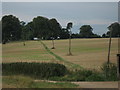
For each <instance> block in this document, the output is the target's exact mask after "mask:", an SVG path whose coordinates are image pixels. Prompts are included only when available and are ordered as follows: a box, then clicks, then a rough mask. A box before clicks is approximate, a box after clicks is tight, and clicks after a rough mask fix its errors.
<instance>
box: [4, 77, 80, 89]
mask: <svg viewBox="0 0 120 90" xmlns="http://www.w3.org/2000/svg"><path fill="white" fill-rule="evenodd" d="M2 87H3V88H76V87H78V85H76V84H72V83H69V82H56V83H54V82H47V81H42V80H41V81H39V82H36V81H35V80H34V79H33V78H31V77H28V76H22V75H13V76H3V80H2Z"/></svg>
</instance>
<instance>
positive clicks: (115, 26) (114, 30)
mask: <svg viewBox="0 0 120 90" xmlns="http://www.w3.org/2000/svg"><path fill="white" fill-rule="evenodd" d="M108 29H109V31H108V32H107V35H108V36H110V32H111V37H118V36H120V24H119V23H118V22H115V23H112V24H111V25H110V26H108Z"/></svg>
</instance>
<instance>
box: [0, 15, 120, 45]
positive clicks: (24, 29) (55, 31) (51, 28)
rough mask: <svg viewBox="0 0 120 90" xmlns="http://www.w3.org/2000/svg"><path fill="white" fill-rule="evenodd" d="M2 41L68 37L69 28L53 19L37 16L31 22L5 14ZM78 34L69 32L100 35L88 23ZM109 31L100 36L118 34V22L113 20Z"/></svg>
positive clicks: (76, 35)
mask: <svg viewBox="0 0 120 90" xmlns="http://www.w3.org/2000/svg"><path fill="white" fill-rule="evenodd" d="M1 22H2V43H3V44H5V43H7V42H9V41H18V40H32V39H33V38H34V37H37V38H40V39H43V40H50V39H59V38H60V39H68V38H69V36H70V33H71V32H70V31H69V28H68V27H67V26H66V28H63V27H62V26H61V25H60V23H59V22H58V21H57V20H56V19H55V18H52V19H48V18H46V17H42V16H37V17H35V18H33V20H32V21H31V22H28V23H26V22H24V21H20V20H19V18H17V17H16V16H13V15H5V16H3V17H2V19H1V21H0V23H1ZM79 29H80V32H79V33H78V34H74V33H71V38H100V37H101V36H100V35H97V34H94V33H93V28H92V27H91V26H90V25H83V26H81V27H80V28H79ZM108 29H109V31H108V32H107V33H106V34H103V35H102V37H109V35H110V31H112V37H118V35H120V24H119V23H117V22H115V23H113V24H111V25H110V26H109V27H108Z"/></svg>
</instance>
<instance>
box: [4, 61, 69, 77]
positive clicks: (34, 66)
mask: <svg viewBox="0 0 120 90" xmlns="http://www.w3.org/2000/svg"><path fill="white" fill-rule="evenodd" d="M2 71H3V75H6V74H24V75H29V76H34V77H40V78H49V77H54V76H64V75H65V74H66V72H67V69H66V67H65V66H64V65H62V64H55V63H27V62H21V63H3V64H2Z"/></svg>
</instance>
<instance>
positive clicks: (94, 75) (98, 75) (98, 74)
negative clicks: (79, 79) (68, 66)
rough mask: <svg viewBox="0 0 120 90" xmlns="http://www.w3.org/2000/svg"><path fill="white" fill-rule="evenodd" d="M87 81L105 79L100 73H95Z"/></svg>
mask: <svg viewBox="0 0 120 90" xmlns="http://www.w3.org/2000/svg"><path fill="white" fill-rule="evenodd" d="M85 81H105V77H104V76H103V75H102V74H100V73H94V74H92V75H90V76H89V77H87V78H86V79H85Z"/></svg>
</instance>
